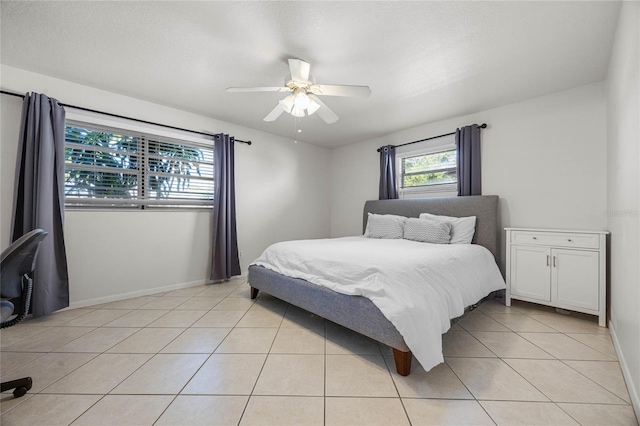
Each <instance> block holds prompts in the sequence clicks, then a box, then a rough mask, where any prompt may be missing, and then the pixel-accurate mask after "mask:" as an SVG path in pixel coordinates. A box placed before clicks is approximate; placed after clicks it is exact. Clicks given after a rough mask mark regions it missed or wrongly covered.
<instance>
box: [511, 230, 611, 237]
mask: <svg viewBox="0 0 640 426" xmlns="http://www.w3.org/2000/svg"><path fill="white" fill-rule="evenodd" d="M504 230H505V231H527V232H563V233H572V234H600V235H606V234H608V233H609V231H590V230H584V229H547V228H504Z"/></svg>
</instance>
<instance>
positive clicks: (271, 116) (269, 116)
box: [263, 104, 284, 121]
mask: <svg viewBox="0 0 640 426" xmlns="http://www.w3.org/2000/svg"><path fill="white" fill-rule="evenodd" d="M283 112H284V110H283V109H282V107H281V106H280V104H277V105H276V107H275V108H274V109H272V110H271V112H270V113H269V114H267V116H266V117H265V118H263V120H264V121H275V120H276V119H277V118H278V117H280V114H282V113H283Z"/></svg>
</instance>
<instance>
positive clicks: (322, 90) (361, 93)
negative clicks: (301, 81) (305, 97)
mask: <svg viewBox="0 0 640 426" xmlns="http://www.w3.org/2000/svg"><path fill="white" fill-rule="evenodd" d="M311 91H312V92H313V93H315V94H316V95H324V96H349V97H357V98H367V97H369V95H371V89H370V88H369V86H340V85H335V84H314V85H313V86H311Z"/></svg>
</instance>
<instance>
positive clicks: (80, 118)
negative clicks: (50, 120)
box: [65, 111, 215, 211]
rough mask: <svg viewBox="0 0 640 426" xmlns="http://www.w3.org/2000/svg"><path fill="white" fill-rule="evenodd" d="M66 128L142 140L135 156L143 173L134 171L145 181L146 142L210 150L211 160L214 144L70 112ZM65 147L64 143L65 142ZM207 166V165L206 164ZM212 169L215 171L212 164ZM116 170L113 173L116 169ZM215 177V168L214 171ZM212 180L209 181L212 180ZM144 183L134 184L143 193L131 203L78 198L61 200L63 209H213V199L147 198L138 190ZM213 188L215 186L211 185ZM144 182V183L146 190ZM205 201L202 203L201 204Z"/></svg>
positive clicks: (200, 138)
mask: <svg viewBox="0 0 640 426" xmlns="http://www.w3.org/2000/svg"><path fill="white" fill-rule="evenodd" d="M66 126H72V127H76V126H77V127H81V128H82V127H86V128H90V129H91V128H95V129H97V130H105V131H113V132H114V133H119V132H120V133H124V134H126V135H128V136H137V137H141V138H143V140H144V141H145V142H144V143H143V144H142V145H144V147H143V150H142V151H141V152H140V153H138V154H137V155H138V156H139V157H140V159H139V162H140V164H142V167H144V169H139V170H138V171H137V174H138V179H146V176H147V175H148V174H149V170H147V163H148V158H150V157H148V156H149V154H148V152H147V143H146V142H148V140H152V141H160V142H169V143H175V144H179V145H187V146H190V147H197V148H204V149H207V150H211V157H212V158H213V145H214V141H213V140H212V139H208V138H206V137H205V136H200V135H197V134H192V133H189V132H183V131H180V130H173V129H166V128H163V127H160V126H155V125H151V124H145V123H138V122H134V121H130V120H125V119H118V118H111V117H105V116H102V115H99V114H94V113H90V112H84V111H83V112H76V111H70V112H67V114H66V123H65V127H66ZM65 147H66V140H65ZM67 164H68V163H67V162H66V161H65V171H66V170H67ZM207 164H209V163H207ZM211 164H212V167H215V165H214V164H213V161H212V163H211ZM116 170H117V169H116ZM214 173H215V168H214ZM152 174H153V173H152ZM212 178H213V177H212ZM143 182H144V181H141V182H140V183H139V184H138V191H143V194H140V193H138V194H137V196H136V198H133V199H130V200H129V199H120V200H122V201H119V199H109V198H89V197H87V198H82V199H76V200H77V201H76V202H74V201H73V200H71V201H70V202H68V201H67V200H68V199H67V197H65V209H66V210H103V209H104V210H108V211H114V210H123V211H149V210H152V211H176V210H179V211H184V210H211V209H212V208H213V197H215V194H213V197H212V198H211V200H206V201H205V200H175V199H174V200H173V201H175V202H172V199H160V200H157V199H155V198H149V193H146V194H145V192H146V188H145V189H142V188H141V186H142V185H143ZM213 182H214V185H213V186H215V181H213ZM146 184H147V182H144V186H146ZM203 201H205V202H203Z"/></svg>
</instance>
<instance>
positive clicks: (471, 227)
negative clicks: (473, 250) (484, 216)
mask: <svg viewBox="0 0 640 426" xmlns="http://www.w3.org/2000/svg"><path fill="white" fill-rule="evenodd" d="M420 219H432V220H437V221H440V222H448V223H450V224H451V241H449V244H471V241H472V240H473V234H475V232H476V217H475V216H469V217H451V216H438V215H435V214H431V213H420Z"/></svg>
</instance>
